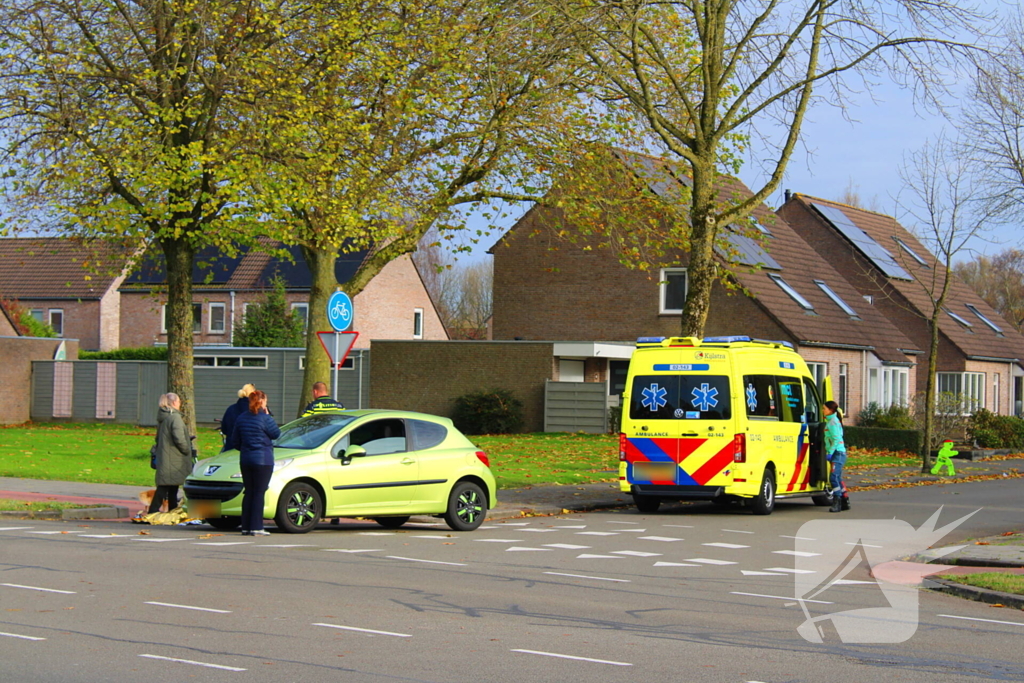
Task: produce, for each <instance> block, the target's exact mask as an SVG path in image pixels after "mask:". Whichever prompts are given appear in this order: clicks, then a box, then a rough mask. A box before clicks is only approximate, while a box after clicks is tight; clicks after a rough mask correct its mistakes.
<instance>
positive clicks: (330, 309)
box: [327, 292, 355, 332]
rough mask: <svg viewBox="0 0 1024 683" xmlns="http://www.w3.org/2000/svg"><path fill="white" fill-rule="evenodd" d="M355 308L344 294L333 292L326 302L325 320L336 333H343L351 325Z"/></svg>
mask: <svg viewBox="0 0 1024 683" xmlns="http://www.w3.org/2000/svg"><path fill="white" fill-rule="evenodd" d="M354 316H355V308H354V307H353V306H352V299H350V298H349V296H348V294H346V293H345V292H335V293H334V294H331V298H330V299H329V300H328V301H327V320H328V321H329V322H330V323H331V327H333V328H334V330H335V331H336V332H344V331H345V330H347V329H348V328H349V326H350V325H351V324H352V318H353V317H354Z"/></svg>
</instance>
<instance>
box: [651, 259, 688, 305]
mask: <svg viewBox="0 0 1024 683" xmlns="http://www.w3.org/2000/svg"><path fill="white" fill-rule="evenodd" d="M687 286H688V283H687V278H686V268H662V269H661V281H660V283H659V285H658V289H659V301H660V304H659V312H660V313H682V312H683V304H685V303H686V288H687Z"/></svg>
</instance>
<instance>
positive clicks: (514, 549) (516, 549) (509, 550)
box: [505, 545, 551, 553]
mask: <svg viewBox="0 0 1024 683" xmlns="http://www.w3.org/2000/svg"><path fill="white" fill-rule="evenodd" d="M524 550H527V551H528V550H536V551H538V552H545V553H550V552H551V548H525V547H523V546H518V545H514V546H512V547H511V548H505V552H506V553H516V552H522V551H524Z"/></svg>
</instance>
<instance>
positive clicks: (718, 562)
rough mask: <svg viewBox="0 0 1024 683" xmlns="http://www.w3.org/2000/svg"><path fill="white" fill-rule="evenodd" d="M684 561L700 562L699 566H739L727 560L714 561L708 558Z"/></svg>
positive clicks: (689, 558)
mask: <svg viewBox="0 0 1024 683" xmlns="http://www.w3.org/2000/svg"><path fill="white" fill-rule="evenodd" d="M686 561H687V562H700V563H701V564H716V565H726V564H739V563H738V562H730V561H729V560H716V559H713V558H708V557H688V558H686Z"/></svg>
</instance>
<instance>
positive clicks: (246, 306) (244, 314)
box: [242, 304, 252, 323]
mask: <svg viewBox="0 0 1024 683" xmlns="http://www.w3.org/2000/svg"><path fill="white" fill-rule="evenodd" d="M249 306H252V304H242V322H243V323H244V322H245V319H246V317H248V315H249Z"/></svg>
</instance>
